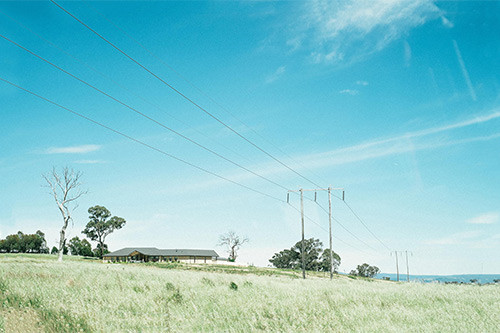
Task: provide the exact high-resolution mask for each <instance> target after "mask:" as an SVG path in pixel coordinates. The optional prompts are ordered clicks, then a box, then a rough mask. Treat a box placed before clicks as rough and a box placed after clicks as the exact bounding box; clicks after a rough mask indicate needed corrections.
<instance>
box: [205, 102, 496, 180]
mask: <svg viewBox="0 0 500 333" xmlns="http://www.w3.org/2000/svg"><path fill="white" fill-rule="evenodd" d="M499 118H500V110H493V111H492V112H490V113H488V114H485V115H480V116H479V115H478V116H475V117H472V118H469V119H467V120H464V121H459V122H455V123H451V124H446V125H442V126H436V127H430V128H426V129H422V130H419V131H414V132H409V133H406V134H403V135H397V136H393V137H390V138H386V139H375V140H372V141H368V142H364V143H360V144H357V145H352V146H347V147H342V148H337V149H334V150H330V151H325V152H321V153H314V154H307V155H301V156H295V157H294V160H296V161H302V162H301V164H300V165H299V166H296V168H295V169H296V170H298V171H302V170H304V169H319V168H325V167H330V166H335V165H344V164H349V163H354V162H361V161H365V160H370V159H375V158H381V157H385V156H391V155H396V154H404V153H409V152H415V151H421V150H429V149H436V148H442V147H449V146H454V145H460V144H467V143H472V142H481V141H489V140H496V139H499V138H500V133H495V134H492V135H487V136H478V137H469V138H464V139H456V140H443V138H442V137H433V138H431V140H427V141H423V140H411V139H417V138H421V137H426V136H430V135H432V134H438V133H443V132H447V131H451V130H454V129H459V128H463V127H468V126H473V125H477V124H481V123H485V122H488V121H492V120H495V119H499ZM250 169H251V170H253V171H255V172H256V173H258V174H260V175H263V176H271V175H276V174H281V173H283V172H284V169H283V168H282V167H280V166H278V165H276V164H275V163H272V164H260V165H255V166H253V167H250ZM254 177H255V176H254V175H251V174H249V173H248V172H244V173H235V174H233V175H232V176H230V177H229V178H230V179H232V180H234V181H243V180H247V179H251V178H254ZM219 183H220V181H219V180H212V181H208V182H205V183H203V184H198V185H199V187H200V188H203V187H206V186H214V185H215V184H219Z"/></svg>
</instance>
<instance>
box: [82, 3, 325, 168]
mask: <svg viewBox="0 0 500 333" xmlns="http://www.w3.org/2000/svg"><path fill="white" fill-rule="evenodd" d="M82 3H83V4H85V6H87V7H88V8H90V9H91V10H93V11H94V12H96V13H97V14H99V15H100V16H101V17H102V18H104V19H105V20H106V21H108V22H109V23H110V24H111V25H112V26H113V27H115V28H116V29H117V30H119V31H121V32H122V33H123V34H124V35H125V36H127V37H128V38H129V39H130V40H132V41H133V42H134V43H136V44H137V45H138V46H139V47H140V48H142V49H143V50H144V51H146V52H147V53H148V54H149V55H150V56H152V57H153V58H154V59H156V61H158V62H159V63H161V64H162V65H164V66H165V67H167V68H168V69H169V70H171V71H172V72H174V73H175V74H176V75H177V76H178V77H180V78H181V79H182V80H184V81H185V82H186V83H187V84H188V85H190V86H191V87H192V88H194V89H195V90H197V91H198V92H199V93H200V94H202V95H203V96H204V97H206V98H208V99H209V100H210V101H211V102H212V103H214V104H215V105H217V106H218V107H219V108H220V109H221V110H223V111H224V112H226V113H227V114H229V115H230V116H231V117H232V118H233V119H235V120H236V121H238V122H239V123H240V124H242V125H243V126H245V127H246V128H247V129H248V130H250V131H251V132H253V133H254V134H255V135H257V136H258V137H259V138H260V139H262V140H263V141H265V142H266V143H268V144H269V145H271V146H272V147H274V148H275V149H276V150H278V151H279V152H280V153H282V154H283V155H285V156H286V157H288V158H289V159H290V160H291V161H293V162H295V163H296V164H297V165H299V166H300V167H302V168H303V169H306V170H308V171H309V172H310V173H311V174H312V175H314V176H315V177H317V178H321V177H319V176H318V175H317V174H315V173H313V172H312V171H311V170H310V169H307V168H306V167H305V166H304V165H303V164H302V163H300V162H299V161H297V160H296V159H294V158H293V157H292V156H290V155H289V154H288V153H287V152H285V151H284V150H283V149H281V148H280V147H279V146H277V145H275V144H274V143H273V142H271V140H268V139H266V137H264V136H263V135H261V134H260V133H259V132H257V131H256V130H255V129H253V128H252V127H250V126H249V125H247V124H246V123H245V122H243V121H242V120H241V119H240V118H238V117H237V116H236V115H235V114H234V113H233V112H231V111H230V110H229V109H228V108H226V107H225V106H223V105H222V104H221V103H219V102H218V101H217V100H215V99H214V98H212V97H211V96H210V95H209V94H208V93H206V92H204V91H203V90H202V89H201V88H199V87H198V86H197V85H195V84H194V83H193V82H192V81H191V80H189V79H188V78H186V77H185V76H184V75H182V74H181V73H180V72H179V71H177V70H176V69H175V68H173V67H172V66H171V65H169V64H168V63H166V62H165V61H164V60H163V59H162V58H160V57H159V56H157V55H156V54H155V53H154V52H152V51H151V50H150V49H148V48H147V47H146V46H144V44H142V43H141V42H140V41H138V40H137V39H136V38H134V37H133V36H131V35H130V34H129V33H127V32H126V31H125V30H124V29H123V28H121V27H120V26H119V25H118V24H116V23H115V22H114V21H113V20H111V19H109V18H108V17H107V16H106V15H104V14H103V13H102V12H101V11H99V10H98V9H97V8H95V7H94V6H92V5H90V4H89V3H88V2H87V1H85V0H82Z"/></svg>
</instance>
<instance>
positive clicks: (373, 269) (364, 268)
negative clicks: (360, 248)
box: [350, 263, 380, 278]
mask: <svg viewBox="0 0 500 333" xmlns="http://www.w3.org/2000/svg"><path fill="white" fill-rule="evenodd" d="M378 273H380V269H379V268H378V267H377V266H370V265H368V264H367V263H364V264H362V265H358V267H357V268H356V269H353V270H352V271H351V272H350V274H351V275H357V276H362V277H370V278H372V277H374V276H375V275H377V274H378Z"/></svg>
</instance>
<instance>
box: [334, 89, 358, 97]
mask: <svg viewBox="0 0 500 333" xmlns="http://www.w3.org/2000/svg"><path fill="white" fill-rule="evenodd" d="M358 93H359V91H358V90H356V89H344V90H341V91H339V94H343V95H351V96H354V95H357V94H358Z"/></svg>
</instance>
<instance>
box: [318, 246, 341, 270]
mask: <svg viewBox="0 0 500 333" xmlns="http://www.w3.org/2000/svg"><path fill="white" fill-rule="evenodd" d="M340 261H341V260H340V256H339V255H338V254H337V253H335V251H333V271H334V272H337V269H338V268H339V266H340ZM321 270H322V271H324V272H329V271H330V249H325V250H324V251H323V253H322V254H321Z"/></svg>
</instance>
